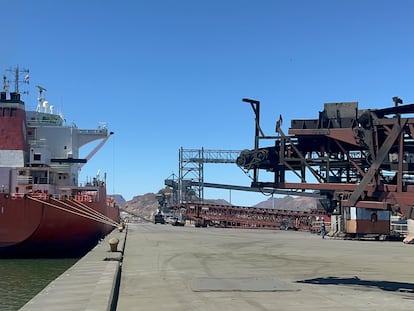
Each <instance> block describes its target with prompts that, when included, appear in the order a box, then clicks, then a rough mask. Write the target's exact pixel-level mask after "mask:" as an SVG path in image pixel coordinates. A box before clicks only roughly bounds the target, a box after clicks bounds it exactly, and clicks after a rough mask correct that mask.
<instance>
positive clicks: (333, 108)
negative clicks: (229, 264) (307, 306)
mask: <svg viewBox="0 0 414 311" xmlns="http://www.w3.org/2000/svg"><path fill="white" fill-rule="evenodd" d="M243 101H245V102H248V103H249V104H250V105H251V106H252V108H253V111H254V113H255V117H256V134H255V146H254V149H252V150H244V151H242V152H241V154H240V155H239V157H238V159H237V164H238V165H239V166H240V167H241V168H243V169H244V170H247V171H248V170H253V173H254V174H253V181H252V187H258V188H273V189H289V190H293V191H303V192H305V191H319V192H320V194H321V195H323V196H324V197H325V198H326V199H325V200H324V207H325V209H326V210H327V212H328V213H331V214H337V215H342V216H343V217H344V218H345V220H346V224H345V226H346V228H345V229H346V230H345V231H347V232H354V233H385V234H386V233H388V232H389V222H390V215H391V213H393V214H399V215H402V216H404V217H406V218H411V217H412V205H413V204H414V118H410V117H403V116H404V115H406V114H412V113H414V104H409V105H402V100H401V99H399V98H398V97H394V98H393V101H394V106H393V107H390V108H385V109H365V110H359V109H358V103H356V102H345V103H328V104H325V106H324V110H323V111H321V112H319V117H318V118H317V119H306V120H292V121H291V126H290V128H289V130H288V135H285V133H284V132H283V131H282V129H281V121H282V119H281V117H280V119H279V121H277V124H276V132H277V134H278V135H277V136H265V135H264V134H263V131H262V130H261V128H260V121H259V118H260V102H259V101H256V100H251V99H243ZM261 139H271V140H273V141H274V144H272V145H271V146H268V147H259V140H261ZM259 170H266V171H268V172H271V173H273V176H274V178H273V180H272V181H259V178H258V176H259V174H258V172H259ZM288 172H289V173H290V175H289V176H294V177H296V179H297V182H288V181H287V176H286V174H287V173H288ZM309 177H311V178H309ZM289 178H290V177H289Z"/></svg>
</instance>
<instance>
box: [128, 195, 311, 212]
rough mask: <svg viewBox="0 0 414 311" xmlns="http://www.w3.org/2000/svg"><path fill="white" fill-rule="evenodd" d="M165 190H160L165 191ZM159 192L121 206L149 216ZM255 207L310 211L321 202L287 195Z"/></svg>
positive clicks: (156, 204) (215, 201) (212, 201)
mask: <svg viewBox="0 0 414 311" xmlns="http://www.w3.org/2000/svg"><path fill="white" fill-rule="evenodd" d="M163 191H165V189H164V190H160V192H163ZM204 202H205V203H209V204H217V205H231V204H230V203H229V202H227V201H226V200H223V199H217V200H211V199H208V200H204ZM158 205H159V204H158V201H157V194H155V193H146V194H144V195H137V196H135V197H133V199H132V200H130V201H126V202H124V203H122V204H120V206H121V207H122V208H124V209H125V210H126V211H129V212H131V213H133V214H136V215H139V216H141V217H144V218H149V217H151V215H153V214H154V213H156V212H157V209H158ZM254 207H258V208H275V209H280V210H292V211H309V210H312V209H316V208H318V207H319V202H318V200H317V199H315V198H311V197H296V198H294V197H291V196H286V197H283V198H273V202H272V198H269V199H267V200H266V201H263V202H260V203H258V204H256V205H255V206H254Z"/></svg>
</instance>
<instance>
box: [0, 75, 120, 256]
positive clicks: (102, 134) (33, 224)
mask: <svg viewBox="0 0 414 311" xmlns="http://www.w3.org/2000/svg"><path fill="white" fill-rule="evenodd" d="M9 71H10V72H11V75H12V81H13V80H14V90H13V91H11V90H9V89H10V84H13V82H12V83H10V80H9V79H8V77H7V75H5V76H3V88H2V90H1V92H0V257H15V256H17V257H77V256H81V255H82V254H83V253H85V252H86V251H87V250H88V249H90V248H91V247H93V246H94V245H95V244H96V243H97V242H98V241H99V240H100V239H101V238H103V237H104V236H105V235H107V234H108V233H109V232H111V231H112V230H113V229H114V228H116V227H118V224H119V222H120V214H119V208H118V207H117V205H116V203H115V202H114V200H113V199H112V198H111V197H110V196H107V194H106V175H105V176H104V177H103V178H101V177H100V174H99V173H97V174H96V176H94V177H93V178H91V179H90V180H87V181H85V182H84V183H83V184H82V183H80V182H79V181H78V176H79V172H80V170H81V168H82V167H83V165H85V163H86V162H87V161H88V160H89V159H90V158H91V157H92V156H93V155H94V154H95V153H96V152H97V151H98V150H99V149H100V148H101V147H102V146H103V145H104V144H105V142H106V141H107V140H108V138H109V137H110V136H111V135H112V134H113V133H112V132H109V131H108V128H107V126H106V125H105V124H101V125H99V126H98V127H97V128H96V129H79V128H78V127H77V126H76V125H70V126H68V125H66V122H65V120H64V118H63V116H62V114H60V113H55V110H54V107H53V105H49V103H48V101H47V100H45V91H46V89H45V88H44V87H41V86H36V87H37V88H38V91H39V96H38V104H37V108H36V109H35V110H32V111H31V110H26V108H25V103H24V101H22V99H21V92H20V90H19V83H20V84H21V85H22V83H29V76H28V71H25V70H19V68H15V69H13V70H9ZM22 73H23V74H24V73H26V75H25V76H24V78H23V77H21V76H22ZM93 141H100V143H99V144H98V145H97V146H96V147H95V148H94V149H93V150H92V151H91V152H90V153H89V154H88V155H87V156H86V157H85V158H79V149H80V148H81V147H82V146H84V145H87V144H89V143H91V142H93Z"/></svg>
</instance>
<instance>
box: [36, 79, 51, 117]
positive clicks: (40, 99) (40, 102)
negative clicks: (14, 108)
mask: <svg viewBox="0 0 414 311" xmlns="http://www.w3.org/2000/svg"><path fill="white" fill-rule="evenodd" d="M36 87H37V88H38V89H39V97H38V98H37V101H38V104H37V109H36V111H37V112H40V110H41V108H42V107H45V106H46V105H48V102H47V101H45V98H44V97H43V93H44V92H45V91H47V90H46V89H45V88H44V87H43V86H40V85H36Z"/></svg>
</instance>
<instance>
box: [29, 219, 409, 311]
mask: <svg viewBox="0 0 414 311" xmlns="http://www.w3.org/2000/svg"><path fill="white" fill-rule="evenodd" d="M111 235H121V236H120V237H121V239H122V238H125V243H124V246H125V248H124V249H123V247H122V246H121V248H120V249H122V250H123V258H122V261H118V259H119V258H117V259H114V260H104V261H103V260H102V255H103V256H104V257H106V256H109V255H110V254H111V253H109V252H108V248H109V246H108V245H104V244H107V243H105V242H104V243H101V245H100V246H98V247H97V248H95V249H94V250H93V251H92V252H91V253H89V254H88V255H86V256H85V257H84V258H82V259H81V260H80V261H79V262H78V263H77V264H75V265H74V266H73V267H72V268H70V269H69V270H68V271H66V272H65V273H64V274H63V275H62V276H60V277H59V278H58V279H57V280H55V281H54V282H52V283H51V284H50V285H49V286H48V287H47V288H45V290H43V291H42V292H41V293H40V294H39V295H38V296H36V297H35V298H33V299H32V300H31V301H30V302H29V303H28V304H26V306H25V307H24V308H23V309H22V310H24V311H34V310H111V311H115V310H116V311H132V310H180V311H181V310H217V309H221V310H238V311H241V310H292V311H293V310H295V311H298V310H301V311H302V310H321V311H323V310H335V311H342V310H347V311H348V310H364V311H365V310H372V311H374V310H375V311H382V310H387V311H388V310H413V305H414V281H413V279H414V277H413V276H414V268H413V262H414V261H413V255H414V245H405V244H403V243H402V242H373V241H369V242H363V241H349V240H334V239H321V238H320V237H319V236H317V235H313V234H310V233H305V232H292V231H273V230H272V231H270V230H245V229H219V228H194V227H190V226H186V227H173V226H171V225H160V224H158V225H154V224H151V223H142V224H141V223H140V224H128V228H127V232H126V233H118V232H113V233H112V234H111ZM111 237H113V236H109V237H108V238H107V239H109V238H111ZM100 247H103V248H102V249H100ZM95 253H96V254H95ZM99 253H100V254H99ZM115 254H117V253H115ZM117 255H122V253H121V252H120V253H119V254H117ZM119 274H120V275H121V277H120V281H119V282H118V281H117V278H118V275H119Z"/></svg>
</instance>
